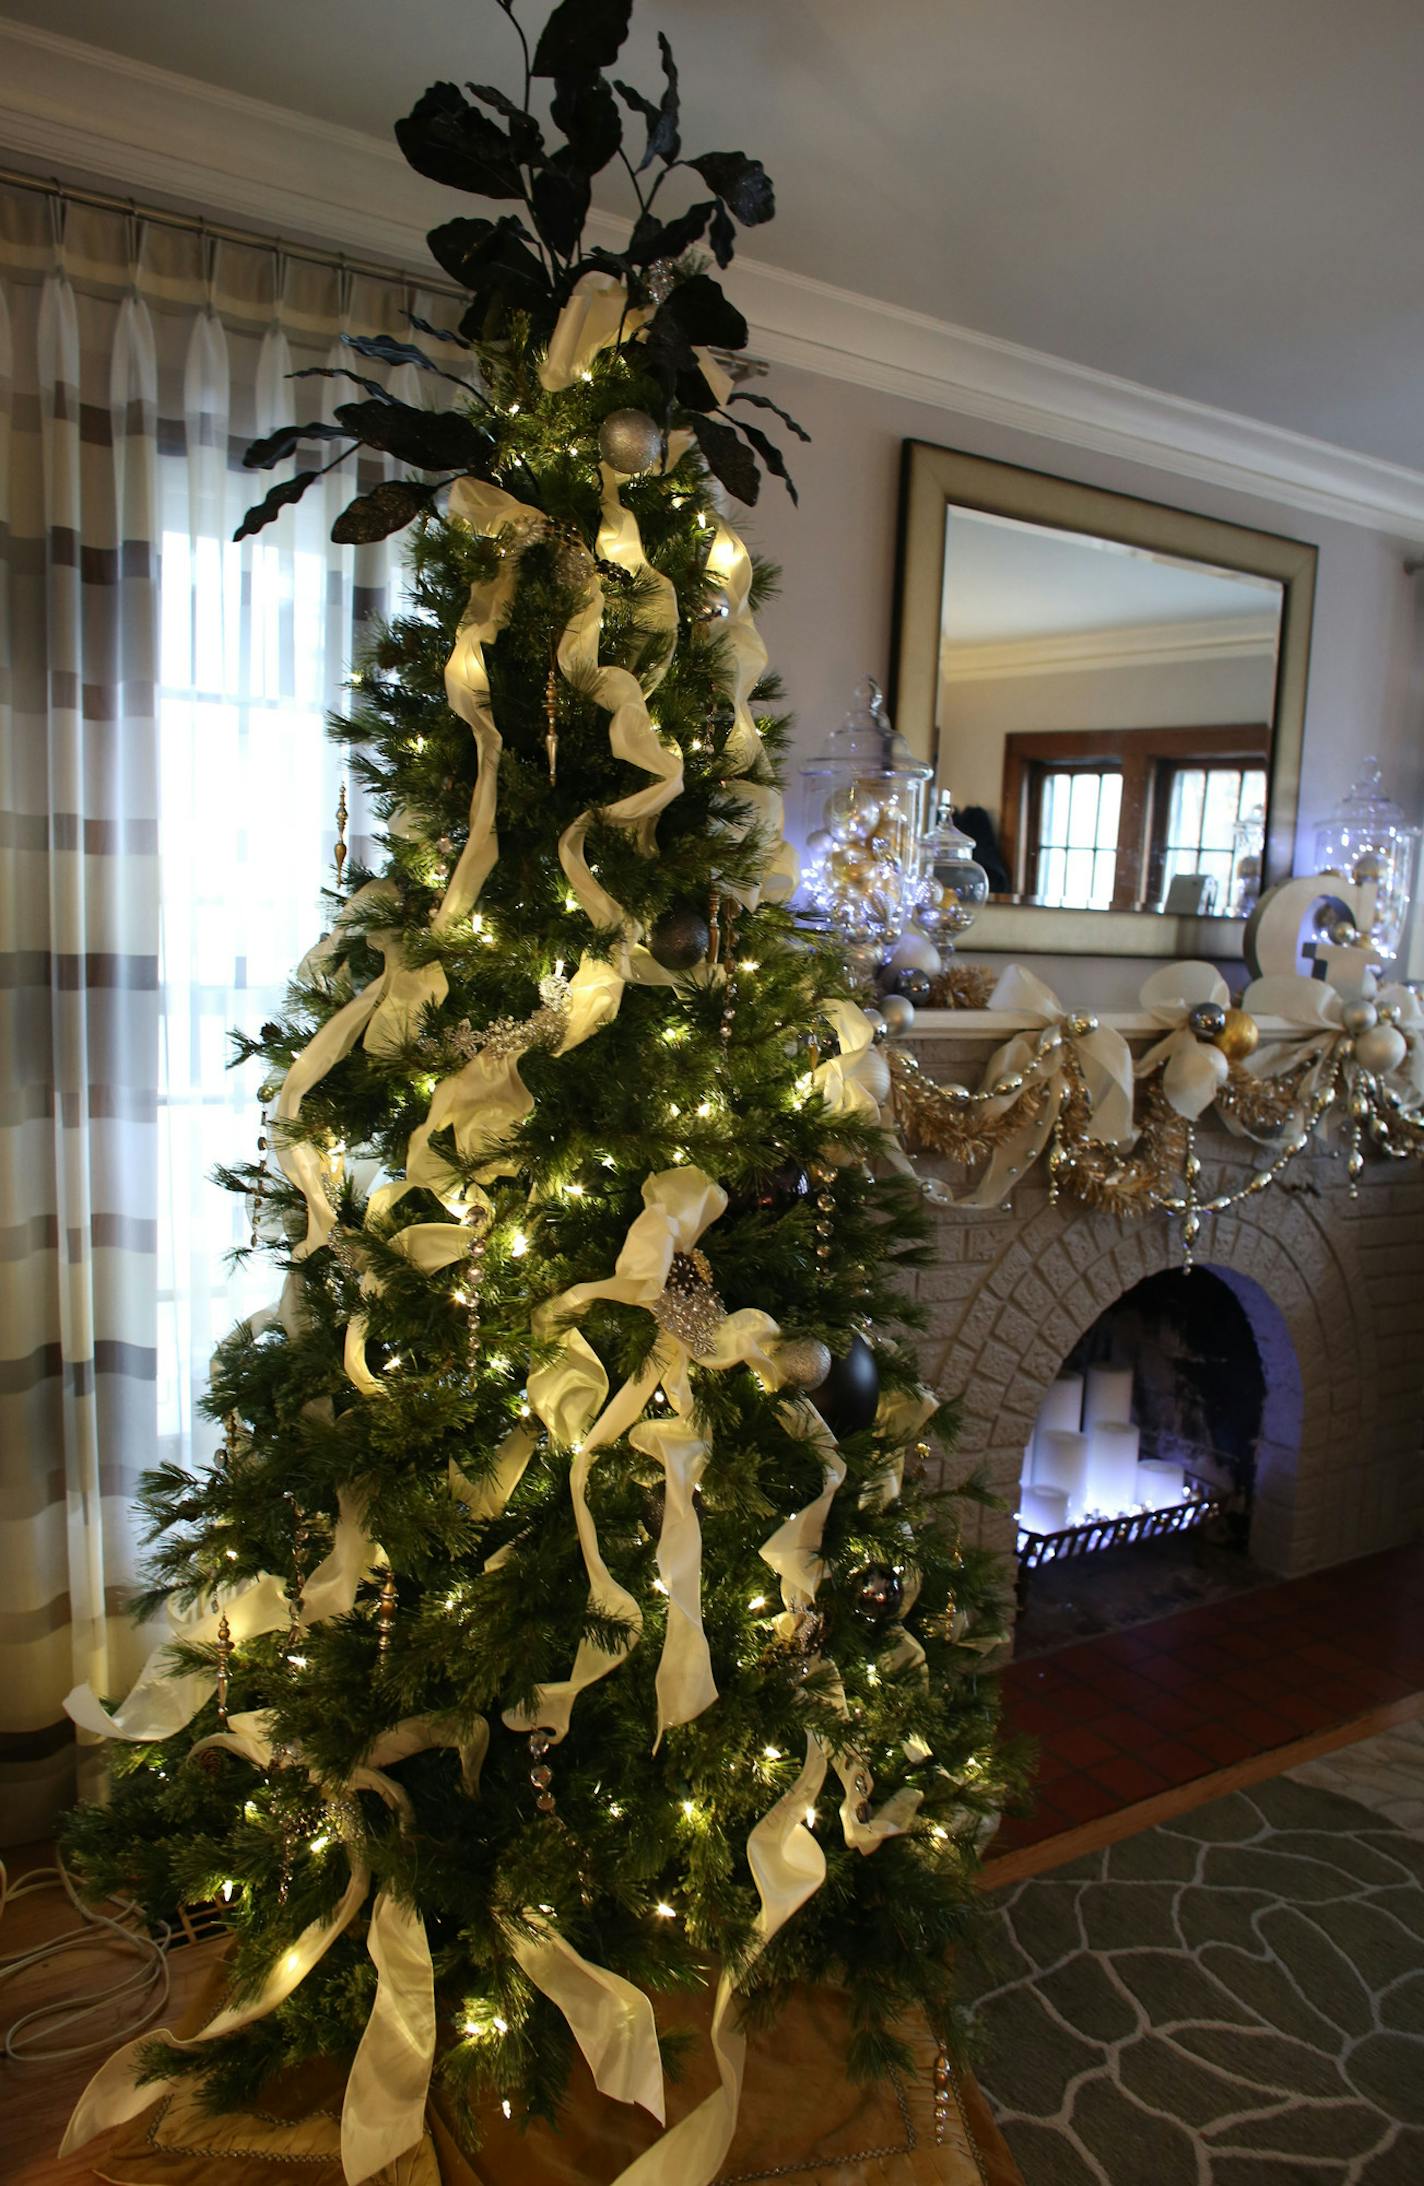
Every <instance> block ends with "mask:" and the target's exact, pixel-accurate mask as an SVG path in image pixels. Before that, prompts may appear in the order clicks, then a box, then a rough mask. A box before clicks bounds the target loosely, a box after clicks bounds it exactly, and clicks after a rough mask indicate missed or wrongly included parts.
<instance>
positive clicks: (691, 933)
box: [648, 903, 712, 972]
mask: <svg viewBox="0 0 1424 2186" xmlns="http://www.w3.org/2000/svg"><path fill="white" fill-rule="evenodd" d="M711 941H712V929H711V927H710V926H709V925H708V923H707V921H706V919H705V918H704V917H703V915H702V913H701V912H700V911H699V910H697V909H695V908H694V906H693V905H692V904H690V903H686V904H674V906H673V908H672V909H671V910H670V911H664V913H663V915H662V917H661V918H660V919H659V920H658V921H657V923H656V925H655V926H654V927H653V930H652V932H651V933H650V934H649V936H648V947H649V949H650V950H651V952H652V954H653V956H654V957H655V958H656V960H657V962H658V963H659V964H661V965H662V968H663V970H664V971H665V972H690V971H691V969H692V967H693V965H694V964H700V963H701V962H702V959H703V957H704V956H706V954H707V951H708V948H709V946H710V945H711Z"/></svg>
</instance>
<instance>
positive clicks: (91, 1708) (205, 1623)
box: [64, 1488, 374, 1744]
mask: <svg viewBox="0 0 1424 2186" xmlns="http://www.w3.org/2000/svg"><path fill="white" fill-rule="evenodd" d="M337 1511H338V1515H337V1521H336V1532H335V1537H334V1539H333V1541H332V1545H331V1553H330V1554H329V1555H328V1556H327V1557H326V1558H325V1560H324V1561H323V1562H322V1563H320V1564H319V1565H318V1566H317V1568H316V1570H315V1571H314V1572H313V1573H312V1574H311V1577H310V1578H309V1579H308V1580H307V1581H306V1583H305V1585H304V1586H303V1588H302V1619H303V1622H304V1623H307V1624H319V1623H321V1622H323V1621H324V1620H325V1619H326V1618H329V1617H344V1616H345V1615H347V1613H348V1612H349V1611H350V1609H351V1608H352V1606H353V1605H354V1603H355V1600H356V1592H357V1589H358V1587H359V1586H360V1584H361V1581H362V1579H363V1578H364V1577H365V1576H366V1574H367V1572H368V1571H369V1570H370V1568H371V1563H372V1557H373V1553H374V1552H373V1550H372V1546H371V1543H370V1541H369V1539H368V1538H367V1535H366V1530H365V1527H364V1525H363V1523H362V1518H361V1506H360V1499H359V1498H358V1496H357V1495H356V1493H355V1491H354V1490H352V1489H347V1488H343V1489H341V1490H340V1491H339V1495H338V1502H337ZM212 1601H213V1604H214V1606H212V1607H210V1608H206V1609H198V1608H196V1607H195V1608H193V1609H188V1610H183V1609H175V1608H173V1607H172V1606H170V1607H169V1609H168V1610H167V1612H166V1615H167V1619H168V1626H169V1630H168V1636H167V1638H166V1639H164V1640H163V1641H162V1642H161V1643H160V1644H159V1645H158V1646H157V1647H155V1648H154V1650H153V1652H152V1654H151V1655H150V1656H149V1658H148V1660H147V1662H146V1663H145V1664H144V1666H143V1668H142V1670H141V1671H140V1672H139V1675H138V1679H137V1682H136V1683H135V1685H134V1687H133V1690H132V1691H131V1692H130V1693H129V1696H128V1698H127V1699H126V1700H125V1701H123V1702H122V1703H121V1704H120V1706H119V1707H117V1708H116V1709H114V1711H113V1713H112V1714H111V1713H110V1712H109V1710H108V1709H107V1708H105V1707H104V1706H103V1705H102V1704H101V1702H100V1701H99V1699H98V1698H97V1696H96V1694H95V1693H94V1691H93V1689H92V1687H90V1686H88V1685H76V1686H75V1688H74V1690H73V1691H72V1692H71V1693H70V1694H69V1695H68V1697H67V1699H66V1700H65V1703H64V1707H65V1713H66V1714H67V1715H68V1716H69V1717H70V1718H71V1719H72V1721H73V1722H75V1723H76V1724H77V1725H78V1726H79V1728H80V1730H83V1731H90V1732H92V1733H93V1734H94V1735H95V1736H96V1737H99V1738H122V1739H124V1740H126V1741H127V1742H129V1743H130V1744H152V1743H154V1742H156V1741H157V1740H159V1739H163V1738H172V1737H174V1736H175V1735H176V1734H177V1732H179V1731H181V1730H182V1728H183V1726H184V1724H185V1723H190V1722H191V1721H192V1719H193V1717H194V1716H195V1715H196V1714H197V1712H198V1710H199V1709H200V1708H201V1707H202V1706H203V1704H204V1702H205V1701H206V1700H207V1699H208V1696H209V1694H210V1693H211V1692H212V1691H213V1689H214V1686H215V1683H216V1678H215V1674H214V1672H213V1671H211V1670H185V1671H184V1672H182V1674H181V1675H179V1676H175V1675H174V1674H173V1661H172V1654H171V1650H172V1649H173V1648H174V1647H175V1646H189V1647H211V1646H213V1645H215V1644H216V1642H217V1637H218V1628H219V1625H220V1624H221V1622H222V1619H223V1618H224V1617H226V1618H227V1623H228V1630H229V1633H230V1635H231V1638H232V1642H233V1644H234V1646H238V1647H240V1646H242V1645H243V1644H244V1643H245V1642H246V1641H248V1640H252V1639H256V1638H258V1637H259V1636H260V1635H261V1634H262V1633H264V1632H275V1631H278V1630H279V1629H280V1628H281V1627H282V1626H283V1625H284V1624H286V1622H287V1620H288V1618H289V1617H290V1615H291V1608H292V1605H291V1601H290V1598H289V1597H288V1594H287V1591H286V1587H285V1585H284V1583H283V1581H282V1580H281V1579H278V1578H276V1577H274V1576H273V1574H272V1573H271V1572H263V1573H261V1574H260V1576H258V1577H257V1578H254V1579H247V1580H244V1581H242V1582H241V1583H239V1584H238V1585H236V1586H232V1587H220V1588H219V1589H218V1590H217V1593H216V1594H215V1595H214V1596H213V1597H212Z"/></svg>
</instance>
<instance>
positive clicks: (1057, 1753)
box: [1043, 1724, 1118, 1769]
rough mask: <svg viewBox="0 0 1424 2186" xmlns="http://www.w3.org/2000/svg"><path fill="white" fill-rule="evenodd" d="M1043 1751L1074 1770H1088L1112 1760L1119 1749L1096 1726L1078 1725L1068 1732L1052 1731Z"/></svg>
mask: <svg viewBox="0 0 1424 2186" xmlns="http://www.w3.org/2000/svg"><path fill="white" fill-rule="evenodd" d="M1043 1751H1044V1753H1045V1755H1052V1756H1053V1757H1054V1758H1055V1759H1056V1760H1059V1759H1061V1760H1063V1761H1065V1762H1066V1763H1067V1764H1068V1765H1069V1766H1070V1767H1072V1768H1078V1769H1087V1768H1092V1767H1093V1766H1094V1764H1095V1763H1096V1762H1098V1761H1107V1760H1109V1759H1111V1757H1112V1756H1113V1755H1114V1754H1115V1753H1116V1752H1117V1751H1118V1748H1117V1747H1116V1746H1115V1745H1114V1744H1113V1742H1112V1740H1111V1739H1110V1738H1105V1737H1104V1736H1103V1733H1102V1732H1101V1731H1100V1730H1099V1729H1098V1728H1097V1727H1096V1726H1095V1725H1088V1724H1076V1725H1074V1726H1073V1727H1071V1728H1070V1729H1067V1730H1058V1731H1050V1732H1049V1734H1048V1736H1047V1737H1046V1738H1045V1739H1044V1741H1043Z"/></svg>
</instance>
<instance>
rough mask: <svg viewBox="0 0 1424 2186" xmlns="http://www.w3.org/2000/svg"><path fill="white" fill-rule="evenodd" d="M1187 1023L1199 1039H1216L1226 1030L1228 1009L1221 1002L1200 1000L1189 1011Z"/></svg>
mask: <svg viewBox="0 0 1424 2186" xmlns="http://www.w3.org/2000/svg"><path fill="white" fill-rule="evenodd" d="M1187 1023H1188V1025H1189V1026H1190V1028H1191V1030H1192V1031H1193V1032H1194V1033H1195V1034H1196V1037H1197V1038H1198V1039H1199V1040H1214V1039H1215V1038H1216V1037H1217V1035H1218V1033H1221V1032H1224V1031H1225V1030H1226V1011H1225V1010H1224V1009H1223V1008H1222V1006H1221V1004H1220V1002H1198V1003H1197V1005H1196V1007H1195V1009H1190V1010H1188V1011H1187Z"/></svg>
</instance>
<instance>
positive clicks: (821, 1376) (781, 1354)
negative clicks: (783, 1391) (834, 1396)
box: [775, 1336, 831, 1389]
mask: <svg viewBox="0 0 1424 2186" xmlns="http://www.w3.org/2000/svg"><path fill="white" fill-rule="evenodd" d="M775 1356H776V1367H777V1371H778V1373H779V1374H780V1376H781V1379H782V1381H783V1383H784V1384H785V1386H786V1387H787V1388H788V1389H815V1388H818V1387H819V1386H820V1384H821V1383H822V1382H823V1381H824V1380H825V1378H826V1376H827V1374H829V1372H830V1371H831V1352H830V1346H829V1344H823V1343H822V1342H821V1340H820V1338H819V1337H818V1336H789V1337H788V1338H787V1340H786V1341H785V1343H779V1344H778V1345H777V1347H776V1354H775Z"/></svg>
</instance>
